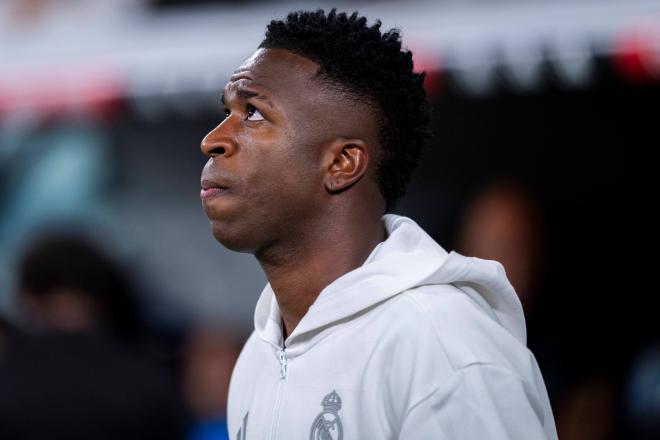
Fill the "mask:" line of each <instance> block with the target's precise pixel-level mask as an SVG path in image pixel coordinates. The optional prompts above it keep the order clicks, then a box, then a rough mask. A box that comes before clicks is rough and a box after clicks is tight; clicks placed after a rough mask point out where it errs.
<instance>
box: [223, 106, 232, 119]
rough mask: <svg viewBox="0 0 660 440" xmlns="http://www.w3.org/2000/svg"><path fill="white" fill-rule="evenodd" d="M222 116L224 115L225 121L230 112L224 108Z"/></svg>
mask: <svg viewBox="0 0 660 440" xmlns="http://www.w3.org/2000/svg"><path fill="white" fill-rule="evenodd" d="M224 114H225V119H226V118H228V117H229V115H230V114H231V112H230V111H229V109H228V108H225V110H224Z"/></svg>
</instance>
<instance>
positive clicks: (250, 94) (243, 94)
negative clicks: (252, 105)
mask: <svg viewBox="0 0 660 440" xmlns="http://www.w3.org/2000/svg"><path fill="white" fill-rule="evenodd" d="M236 95H238V97H239V98H242V99H250V98H256V99H258V100H260V101H263V102H265V103H266V104H267V105H268V106H269V107H271V108H273V107H275V106H274V105H273V102H272V101H271V100H270V99H268V98H267V97H266V96H264V95H262V94H261V93H259V92H255V91H254V90H250V89H246V88H239V89H237V90H236ZM220 101H221V102H222V105H225V106H226V104H225V92H222V96H221V97H220Z"/></svg>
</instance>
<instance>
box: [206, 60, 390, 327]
mask: <svg viewBox="0 0 660 440" xmlns="http://www.w3.org/2000/svg"><path fill="white" fill-rule="evenodd" d="M318 69H319V66H318V64H316V63H314V62H313V61H311V60H309V59H307V58H304V57H302V56H299V55H296V54H294V53H292V52H289V51H287V50H284V49H259V50H257V51H256V52H255V53H254V54H253V55H252V56H251V57H250V58H248V59H247V60H246V61H245V62H244V63H243V64H242V65H241V66H240V67H239V68H238V69H237V71H236V72H235V73H234V75H233V76H232V77H231V79H230V81H229V83H228V84H227V85H226V87H225V89H224V94H223V101H224V103H225V107H226V109H227V111H226V112H225V113H226V114H228V116H227V118H226V119H225V120H224V121H222V122H221V123H220V125H218V126H217V127H216V128H215V129H213V130H212V131H211V132H210V133H209V134H207V135H206V137H205V138H204V139H203V140H202V144H201V150H202V152H203V153H204V154H205V155H206V156H208V157H209V160H208V162H207V163H206V165H205V166H204V170H203V172H202V188H203V189H204V188H207V187H209V186H222V187H223V189H222V190H221V191H215V193H214V190H210V191H206V192H205V191H204V190H203V191H202V203H203V206H204V210H205V212H206V214H207V216H208V217H209V220H210V221H211V229H212V231H213V235H214V236H215V238H216V239H217V240H218V241H219V242H220V243H221V244H223V245H224V246H226V247H228V248H229V249H232V250H236V251H241V252H250V253H253V254H254V255H255V256H256V258H257V260H258V261H259V263H260V265H261V267H262V268H263V270H264V272H265V273H266V276H267V278H268V281H269V282H270V284H271V287H272V288H273V291H274V292H275V296H276V298H277V301H278V304H279V308H280V312H281V314H282V319H283V323H284V331H285V335H288V334H291V332H292V331H293V330H294V328H295V327H296V326H297V325H298V323H299V322H300V320H301V319H302V318H303V316H304V315H305V313H307V310H308V309H309V306H310V305H311V304H312V303H313V302H314V300H315V299H316V297H317V296H318V295H319V293H320V292H321V290H323V288H324V287H326V286H327V285H328V284H330V283H331V282H332V281H334V280H335V279H337V278H339V277H340V276H342V275H343V274H345V273H347V272H350V271H351V270H353V269H355V268H357V267H359V266H360V265H361V264H362V263H363V262H364V260H365V259H366V258H367V257H368V256H369V254H370V253H371V251H372V250H373V248H374V247H375V246H376V245H377V244H378V243H379V242H381V241H383V240H384V239H385V237H386V232H385V229H384V226H383V224H382V221H381V216H382V215H383V213H384V211H385V200H384V198H383V197H382V195H381V193H380V191H379V189H378V186H377V184H376V169H375V168H376V167H375V165H376V162H377V161H376V158H377V157H378V153H379V145H378V117H377V113H376V112H375V111H374V108H373V106H371V105H370V103H368V102H365V101H360V100H358V99H355V98H352V97H349V96H347V95H346V94H344V93H341V92H340V91H339V90H338V89H337V88H336V87H333V86H332V85H331V84H329V83H328V82H327V81H324V80H322V79H319V78H318V77H317V76H316V73H317V72H318Z"/></svg>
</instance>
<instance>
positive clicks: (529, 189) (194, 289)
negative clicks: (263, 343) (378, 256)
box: [0, 0, 660, 440]
mask: <svg viewBox="0 0 660 440" xmlns="http://www.w3.org/2000/svg"><path fill="white" fill-rule="evenodd" d="M342 5H344V6H345V9H348V10H353V9H359V10H360V12H361V13H364V14H365V15H366V16H367V17H369V18H370V19H374V18H378V17H379V18H382V19H383V27H384V28H389V27H392V26H397V27H401V28H402V29H403V35H404V41H405V42H406V43H407V44H408V45H409V47H410V48H411V49H413V51H414V53H415V63H416V65H417V67H418V68H419V69H420V70H426V71H427V81H426V84H425V85H426V87H427V91H428V92H429V95H430V98H431V101H432V104H433V110H434V119H433V130H434V140H433V144H432V146H431V148H430V149H429V150H428V151H427V152H426V155H425V156H424V158H423V160H422V162H421V164H420V167H419V169H418V171H417V173H416V174H415V176H414V178H413V182H412V183H411V185H410V187H409V189H408V192H407V196H406V197H405V198H404V199H403V200H402V201H401V203H400V204H399V206H398V207H397V209H396V210H395V212H396V213H399V214H403V215H407V216H410V217H412V218H413V219H415V220H416V221H417V222H418V223H420V225H421V226H422V227H424V228H425V229H426V230H427V231H428V232H429V233H430V234H431V235H432V236H433V237H434V238H435V239H436V240H437V241H438V242H439V243H440V244H441V245H442V246H443V247H445V248H446V249H448V250H451V249H456V250H457V251H459V252H461V253H463V254H467V255H474V256H478V257H482V258H489V259H496V260H499V261H500V262H502V263H503V265H504V266H505V269H506V270H507V274H508V276H509V278H510V280H511V282H512V284H513V285H514V287H515V288H516V291H517V292H518V294H519V296H520V299H521V302H522V303H523V307H524V309H525V314H526V318H527V327H528V345H529V347H530V349H531V350H532V351H533V352H534V354H535V355H536V357H537V359H538V362H539V364H540V367H541V370H542V372H543V375H544V378H545V381H546V385H547V387H548V391H549V393H550V397H551V401H552V405H553V410H554V415H555V418H556V421H557V427H558V431H559V438H561V439H562V440H572V439H579V440H597V439H599V440H601V439H602V440H608V439H642V440H645V439H657V438H660V398H659V397H658V396H660V348H659V347H660V330H659V328H658V326H657V325H656V322H657V311H656V308H655V307H654V305H655V301H654V296H655V293H654V292H655V291H654V290H653V289H654V288H653V287H652V286H653V283H652V281H649V280H647V278H648V277H647V275H650V274H652V273H653V268H654V266H655V263H656V261H657V258H656V256H655V250H656V249H657V246H658V242H657V228H658V226H657V225H658V224H660V222H659V221H658V220H659V219H658V215H657V214H656V212H657V211H658V206H657V205H658V199H659V198H658V184H657V178H658V177H657V173H656V172H655V171H656V168H657V165H656V162H655V161H654V160H653V158H654V157H655V155H654V148H655V147H656V146H657V145H658V142H659V140H658V122H657V121H658V117H657V115H656V113H655V110H654V109H655V108H656V107H657V104H658V102H660V49H659V48H660V32H659V31H658V29H660V5H659V4H658V3H657V2H651V1H631V2H613V1H605V2H602V1H601V2H596V1H587V2H579V4H578V3H575V2H549V1H539V2H532V4H526V5H523V2H517V1H513V2H492V3H488V4H486V3H483V2H478V1H462V2H451V1H445V2H442V1H441V2H431V1H415V2H409V3H407V4H406V7H405V8H404V7H403V6H402V5H401V4H399V3H397V2H376V1H369V2H360V3H358V4H354V3H350V4H348V3H345V4H343V3H341V2H340V4H339V5H337V6H339V8H342ZM316 6H324V7H327V5H325V4H324V3H323V2H317V3H313V4H312V3H310V4H309V5H304V7H306V8H314V7H316ZM300 7H301V5H300V4H294V3H288V2H277V1H254V2H233V1H224V2H223V1H205V0H199V1H194V2H183V1H177V0H152V1H139V0H120V1H117V2H105V1H103V0H78V1H75V2H70V3H69V4H68V7H66V8H63V7H61V4H60V3H58V2H53V1H47V0H29V1H7V2H2V3H0V63H2V68H0V439H3V440H4V439H36V438H66V439H75V438H87V439H89V438H94V439H104V438H122V439H124V438H125V439H130V438H144V439H147V438H163V439H167V438H187V439H191V440H217V439H225V438H227V434H226V421H225V414H224V413H225V410H226V398H227V387H228V381H229V377H230V373H231V369H232V367H233V363H234V362H235V359H236V356H237V354H238V351H239V349H240V346H241V344H242V342H243V341H244V339H245V337H246V335H247V334H248V333H249V331H250V329H251V327H252V312H253V308H254V304H255V302H256V299H257V297H258V294H259V292H260V291H261V288H262V287H263V284H264V283H265V279H264V277H263V275H262V274H261V272H260V269H259V268H258V266H257V265H256V264H255V262H254V260H253V259H252V257H251V256H249V255H241V254H234V253H232V252H229V251H227V250H225V249H222V248H221V247H220V246H219V245H218V244H217V243H216V242H215V241H214V240H213V238H212V236H211V234H210V231H209V227H208V222H207V220H206V218H205V216H204V214H203V212H202V209H201V206H200V202H199V175H200V171H201V168H202V166H203V163H204V157H203V156H202V154H201V153H200V151H199V143H200V141H201V139H202V137H203V136H204V135H205V134H206V133H207V132H208V131H209V130H210V129H211V128H212V127H214V126H215V125H216V124H217V123H218V121H219V120H220V118H221V108H220V102H219V92H220V90H221V89H222V87H223V86H224V84H225V82H226V80H227V78H228V76H229V75H230V73H231V71H232V70H233V68H234V67H236V66H237V65H238V64H240V62H241V61H242V59H244V58H246V57H247V56H248V55H250V53H251V52H252V51H253V50H254V49H255V48H256V46H257V45H258V43H259V41H260V39H261V37H262V35H263V32H264V28H265V25H266V23H267V22H268V21H269V20H270V19H271V18H274V17H282V16H284V15H285V14H286V12H288V11H289V10H292V9H299V8H300ZM83 37H84V38H83ZM53 47H57V48H59V50H58V51H53Z"/></svg>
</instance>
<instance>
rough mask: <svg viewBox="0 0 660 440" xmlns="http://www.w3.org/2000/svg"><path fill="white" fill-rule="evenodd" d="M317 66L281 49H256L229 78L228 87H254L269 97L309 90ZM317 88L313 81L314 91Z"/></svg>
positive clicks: (317, 84) (306, 59) (317, 85)
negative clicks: (269, 93) (270, 94)
mask: <svg viewBox="0 0 660 440" xmlns="http://www.w3.org/2000/svg"><path fill="white" fill-rule="evenodd" d="M318 69H319V65H318V64H316V63H315V62H314V61H312V60H310V59H308V58H305V57H303V56H300V55H297V54H295V53H293V52H289V51H288V50H284V49H258V50H257V51H256V52H255V53H254V54H252V56H250V57H249V58H248V59H247V60H245V61H244V62H243V64H241V66H240V67H239V68H238V69H236V71H235V72H234V74H233V75H232V76H231V78H230V80H229V83H228V84H227V87H232V86H239V85H242V84H244V85H245V86H255V87H262V88H265V89H268V91H269V92H271V93H272V94H275V95H277V94H279V93H280V92H282V93H283V94H286V95H287V96H291V95H290V94H289V93H288V92H290V91H292V90H295V91H297V93H301V92H302V91H305V90H309V87H310V86H312V83H313V82H314V77H315V75H316V73H317V71H318ZM318 87H319V83H318V82H316V84H315V88H318Z"/></svg>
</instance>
